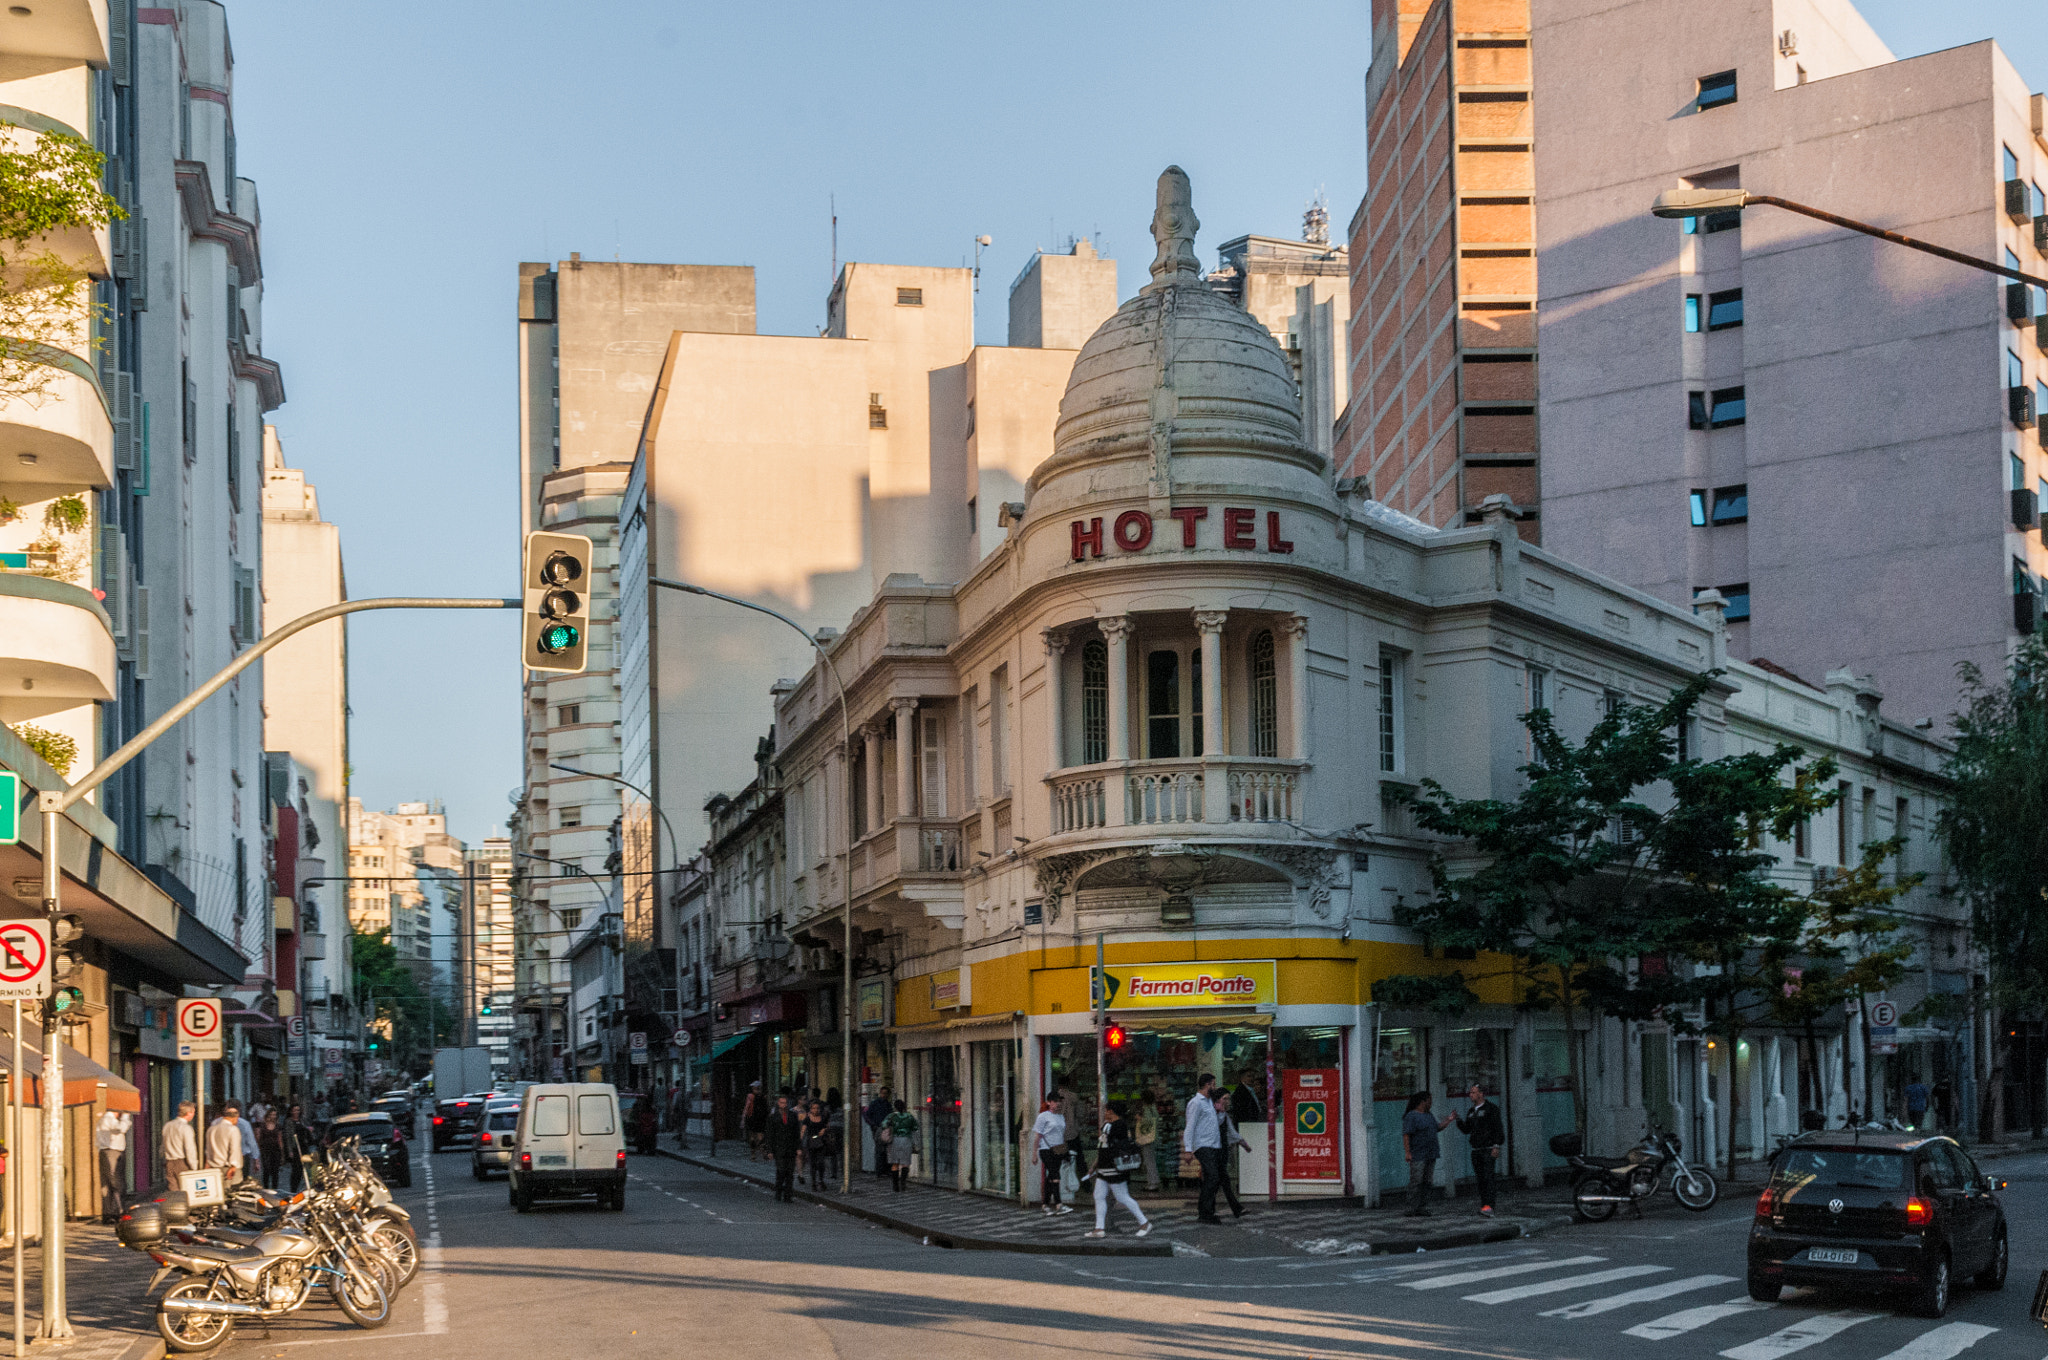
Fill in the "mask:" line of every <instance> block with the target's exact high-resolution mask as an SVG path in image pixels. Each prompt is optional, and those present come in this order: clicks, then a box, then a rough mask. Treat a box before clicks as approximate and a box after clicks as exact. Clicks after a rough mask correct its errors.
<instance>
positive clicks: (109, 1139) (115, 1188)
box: [92, 1110, 135, 1223]
mask: <svg viewBox="0 0 2048 1360" xmlns="http://www.w3.org/2000/svg"><path fill="white" fill-rule="evenodd" d="M134 1122H135V1121H134V1120H133V1119H131V1118H130V1117H129V1115H128V1112H127V1111H126V1110H104V1111H102V1112H101V1113H100V1117H99V1120H98V1122H97V1123H96V1124H95V1125H94V1126H93V1133H92V1141H93V1146H94V1147H96V1148H98V1149H99V1153H100V1217H101V1218H103V1219H105V1220H106V1221H107V1222H109V1223H111V1222H113V1221H114V1220H115V1219H117V1218H119V1217H120V1216H121V1159H122V1158H123V1157H126V1156H127V1155H128V1129H129V1126H130V1125H131V1124H133V1123H134Z"/></svg>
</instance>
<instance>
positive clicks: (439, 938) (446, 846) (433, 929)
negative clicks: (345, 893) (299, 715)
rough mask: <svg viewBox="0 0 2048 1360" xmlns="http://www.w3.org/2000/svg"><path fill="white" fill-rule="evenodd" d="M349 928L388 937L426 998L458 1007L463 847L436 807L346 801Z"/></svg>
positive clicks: (419, 804) (436, 805)
mask: <svg viewBox="0 0 2048 1360" xmlns="http://www.w3.org/2000/svg"><path fill="white" fill-rule="evenodd" d="M348 813H349V815H348V822H349V855H348V858H349V883H348V888H349V924H350V925H351V926H352V927H353V928H354V929H356V930H359V931H361V932H363V933H364V934H374V933H375V932H377V931H379V930H389V931H390V932H391V945H392V947H393V948H394V949H396V950H397V951H398V961H399V962H400V963H402V964H404V965H405V966H406V968H407V969H408V970H409V971H410V972H411V973H412V975H413V978H414V980H415V981H417V982H418V983H419V984H420V988H421V990H423V991H427V990H434V989H438V990H435V995H436V997H437V998H438V999H439V1000H440V1001H441V1002H443V1003H445V1004H450V1005H453V1004H454V1003H455V1000H456V987H455V981H454V974H453V971H452V970H453V967H454V959H455V951H454V943H453V942H454V939H455V937H456V934H457V931H458V927H459V923H460V921H461V915H462V910H461V901H460V898H459V884H460V882H461V879H462V873H463V845H462V842H461V841H459V840H457V839H456V838H455V837H453V836H451V835H449V834H448V818H447V815H446V814H445V813H444V812H443V811H442V809H441V805H440V804H439V803H434V802H419V803H400V804H399V805H398V806H397V807H395V808H393V809H392V810H391V811H389V812H379V811H376V810H374V809H370V808H365V807H364V806H363V800H362V799H360V798H350V799H349V800H348Z"/></svg>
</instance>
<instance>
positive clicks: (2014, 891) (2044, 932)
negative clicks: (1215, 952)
mask: <svg viewBox="0 0 2048 1360" xmlns="http://www.w3.org/2000/svg"><path fill="white" fill-rule="evenodd" d="M1957 670H1958V673H1959V674H1960V676H1961V678H1962V685H1963V699H1964V706H1963V710H1962V712H1960V713H1958V714H1956V715H1955V718H1954V723H1955V754H1954V755H1952V756H1951V757H1950V758H1949V759H1948V761H1947V763H1946V765H1945V766H1944V767H1943V773H1944V774H1946V775H1947V776H1948V778H1949V779H1950V780H1951V781H1952V791H1951V794H1950V797H1949V801H1948V805H1947V806H1946V807H1945V808H1943V809H1942V811H1941V812H1940V813H1939V815H1938V816H1937V817H1936V818H1935V831H1936V834H1938V835H1939V836H1940V837H1941V840H1942V844H1943V845H1944V846H1945V847H1946V848H1947V851H1948V860H1949V868H1950V877H1951V880H1952V882H1953V883H1954V885H1955V889H1956V891H1957V892H1958V893H1960V894H1961V895H1962V898H1963V900H1964V901H1965V902H1967V903H1968V904H1969V907H1970V916H1971V928H1972V932H1973V934H1974V935H1975V936H1976V942H1977V944H1978V945H1979V946H1980V947H1981V948H1982V949H1983V950H1984V953H1985V955H1986V957H1987V958H1988V960H1989V962H1990V968H1989V983H1990V996H1989V1000H1990V1002H1991V1004H1992V1005H1994V1006H1996V1007H1997V1008H1998V1010H1999V1011H2000V1012H2002V1013H2003V1014H2005V1015H2008V1016H2013V1017H2025V1018H2029V1019H2036V1020H2038V1019H2040V1018H2041V1017H2042V1016H2043V1015H2044V1014H2048V968H2043V967H2042V966H2041V959H2042V958H2043V956H2044V950H2048V642H2044V640H2043V637H2042V635H2041V634H2039V633H2036V634H2035V635H2033V636H2032V637H2028V638H2025V639H2023V640H2022V641H2021V643H2020V645H2019V647H2018V649H2017V650H2016V651H2015V652H2014V655H2013V658H2012V661H2011V662H2010V663H2009V665H2008V667H2007V669H2006V673H2005V675H2004V677H2003V678H2002V679H2001V680H2000V681H1999V682H1997V683H1995V684H1994V683H1992V682H1990V681H1988V680H1987V679H1986V678H1985V676H1984V674H1983V672H1982V671H1980V670H1979V669H1978V668H1977V667H1975V666H1972V665H1969V664H1964V665H1962V666H1959V667H1958V668H1957ZM2012 1056H2013V1057H2014V1058H2015V1059H2017V1058H2018V1057H2019V1055H2018V1054H2014V1055H2012ZM2020 1065H2021V1066H2022V1067H2023V1068H2024V1070H2025V1081H2026V1086H2027V1105H2028V1110H2029V1119H2030V1121H2031V1122H2032V1123H2033V1125H2034V1130H2035V1133H2036V1135H2037V1136H2038V1134H2039V1132H2040V1129H2041V1125H2042V1099H2041V1097H2042V1091H2041V1069H2040V1065H2039V1063H2037V1062H2021V1063H2020ZM1992 1085H1993V1089H1994V1092H1995V1090H1996V1083H1992ZM1991 1098H1994V1099H1995V1095H1994V1096H1993V1097H1991ZM1987 1132H1988V1129H1987Z"/></svg>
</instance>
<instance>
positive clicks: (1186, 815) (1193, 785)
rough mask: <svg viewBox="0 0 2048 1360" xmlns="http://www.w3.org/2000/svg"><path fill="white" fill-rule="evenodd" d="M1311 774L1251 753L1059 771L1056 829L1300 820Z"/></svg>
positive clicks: (1051, 783)
mask: <svg viewBox="0 0 2048 1360" xmlns="http://www.w3.org/2000/svg"><path fill="white" fill-rule="evenodd" d="M1306 770H1307V762H1306V761H1299V760H1275V759H1270V758H1257V757H1250V756H1222V757H1218V758H1216V759H1214V760H1134V761H1128V762H1120V761H1111V762H1108V763H1105V764H1099V765H1085V766H1081V767H1079V768H1076V769H1069V770H1060V771H1057V772H1055V773H1054V774H1051V775H1048V776H1047V777H1046V784H1047V786H1048V788H1049V790H1050V793H1051V798H1052V829H1053V833H1054V834H1055V835H1059V834H1062V833H1067V832H1082V831H1095V830H1106V829H1110V828H1116V827H1132V826H1139V827H1154V826H1170V827H1183V828H1190V829H1192V828H1195V827H1201V826H1211V827H1223V826H1232V825H1244V824H1247V823H1255V822H1282V823H1284V822H1294V821H1297V820H1299V818H1300V815H1301V795H1302V776H1303V774H1304V773H1305V771H1306ZM1219 793H1220V794H1221V796H1220V797H1218V796H1217V795H1218V794H1219Z"/></svg>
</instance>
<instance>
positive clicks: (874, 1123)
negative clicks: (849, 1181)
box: [860, 1086, 895, 1176]
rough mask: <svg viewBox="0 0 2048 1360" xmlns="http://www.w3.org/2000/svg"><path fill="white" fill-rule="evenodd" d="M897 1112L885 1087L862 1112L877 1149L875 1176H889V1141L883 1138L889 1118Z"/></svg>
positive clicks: (869, 1136) (869, 1138)
mask: <svg viewBox="0 0 2048 1360" xmlns="http://www.w3.org/2000/svg"><path fill="white" fill-rule="evenodd" d="M894 1110H895V1106H894V1104H893V1103H892V1102H891V1101H890V1099H889V1088H888V1087H886V1086H884V1087H882V1088H881V1089H880V1090H878V1091H876V1092H875V1098H874V1099H873V1100H871V1101H869V1102H868V1105H867V1108H866V1109H865V1110H863V1111H861V1116H860V1117H861V1121H862V1122H863V1123H865V1124H866V1125H867V1126H868V1141H869V1142H870V1143H872V1144H874V1147H875V1174H876V1175H877V1176H887V1175H889V1174H890V1171H889V1149H888V1147H887V1146H886V1143H887V1141H888V1140H886V1139H885V1138H883V1137H882V1130H883V1129H885V1128H887V1127H888V1124H889V1116H890V1114H891V1113H893V1112H894Z"/></svg>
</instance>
